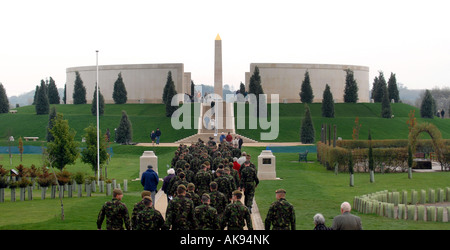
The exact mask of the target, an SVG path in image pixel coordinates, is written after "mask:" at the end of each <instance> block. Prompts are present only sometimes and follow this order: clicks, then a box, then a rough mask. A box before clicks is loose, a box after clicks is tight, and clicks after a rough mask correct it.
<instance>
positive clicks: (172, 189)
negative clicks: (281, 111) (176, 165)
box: [169, 172, 189, 196]
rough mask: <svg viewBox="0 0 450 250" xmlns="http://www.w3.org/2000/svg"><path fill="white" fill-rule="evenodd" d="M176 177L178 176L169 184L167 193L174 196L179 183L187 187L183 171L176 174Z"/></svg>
mask: <svg viewBox="0 0 450 250" xmlns="http://www.w3.org/2000/svg"><path fill="white" fill-rule="evenodd" d="M178 177H179V178H178V179H177V180H175V181H174V182H173V183H172V185H171V186H170V189H169V194H170V195H172V196H176V195H177V187H178V186H179V185H181V184H183V185H184V186H185V187H187V185H188V184H189V183H188V182H187V181H186V175H185V174H184V172H180V173H179V174H178ZM172 179H174V178H172Z"/></svg>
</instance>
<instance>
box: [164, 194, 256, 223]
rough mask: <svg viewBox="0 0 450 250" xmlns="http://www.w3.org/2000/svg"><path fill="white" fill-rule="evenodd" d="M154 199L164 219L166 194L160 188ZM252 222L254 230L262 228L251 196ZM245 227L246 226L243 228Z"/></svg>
mask: <svg viewBox="0 0 450 250" xmlns="http://www.w3.org/2000/svg"><path fill="white" fill-rule="evenodd" d="M155 200H156V207H155V208H156V210H158V211H159V212H161V214H162V216H163V217H164V219H165V218H166V208H167V196H166V194H165V193H164V192H163V191H162V190H161V189H160V190H159V191H158V193H157V194H156V196H155ZM241 200H242V201H243V200H244V196H242V199H241ZM251 216H252V224H253V229H254V230H264V223H263V222H262V219H261V215H260V214H259V209H258V206H257V205H256V202H255V199H254V198H253V207H252V214H251ZM245 229H247V227H246V228H245Z"/></svg>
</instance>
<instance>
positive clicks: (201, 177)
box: [194, 169, 212, 195]
mask: <svg viewBox="0 0 450 250" xmlns="http://www.w3.org/2000/svg"><path fill="white" fill-rule="evenodd" d="M211 181H212V176H211V174H210V173H209V172H207V171H205V170H203V169H201V170H199V171H198V172H197V174H196V175H195V177H194V184H195V188H196V189H197V193H198V195H200V193H201V192H208V191H209V183H211ZM202 194H203V193H202Z"/></svg>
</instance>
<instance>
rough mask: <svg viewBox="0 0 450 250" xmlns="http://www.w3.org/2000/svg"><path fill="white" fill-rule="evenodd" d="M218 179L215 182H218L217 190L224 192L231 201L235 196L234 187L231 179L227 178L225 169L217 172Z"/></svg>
mask: <svg viewBox="0 0 450 250" xmlns="http://www.w3.org/2000/svg"><path fill="white" fill-rule="evenodd" d="M216 173H217V178H216V179H215V180H214V181H215V182H217V190H219V191H220V192H222V193H223V194H224V195H225V196H226V197H227V199H228V200H231V196H232V194H233V185H232V181H231V179H229V178H228V177H226V176H225V173H224V171H223V169H219V170H217V172H216Z"/></svg>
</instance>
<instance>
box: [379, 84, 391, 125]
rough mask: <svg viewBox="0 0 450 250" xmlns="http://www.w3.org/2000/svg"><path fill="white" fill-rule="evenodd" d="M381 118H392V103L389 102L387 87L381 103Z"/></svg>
mask: <svg viewBox="0 0 450 250" xmlns="http://www.w3.org/2000/svg"><path fill="white" fill-rule="evenodd" d="M381 117H383V118H391V117H392V109H391V102H390V101H389V93H388V90H387V88H386V87H385V88H384V95H383V100H382V102H381Z"/></svg>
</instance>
